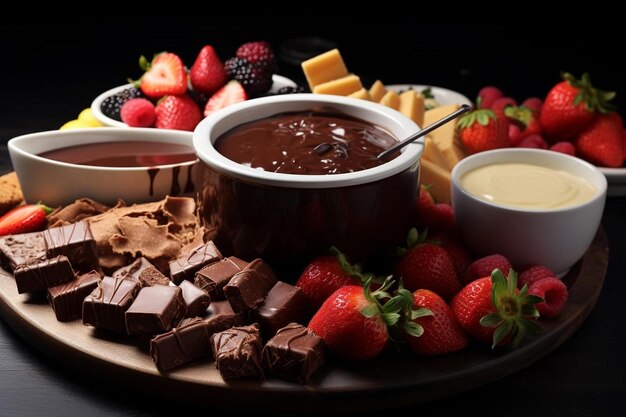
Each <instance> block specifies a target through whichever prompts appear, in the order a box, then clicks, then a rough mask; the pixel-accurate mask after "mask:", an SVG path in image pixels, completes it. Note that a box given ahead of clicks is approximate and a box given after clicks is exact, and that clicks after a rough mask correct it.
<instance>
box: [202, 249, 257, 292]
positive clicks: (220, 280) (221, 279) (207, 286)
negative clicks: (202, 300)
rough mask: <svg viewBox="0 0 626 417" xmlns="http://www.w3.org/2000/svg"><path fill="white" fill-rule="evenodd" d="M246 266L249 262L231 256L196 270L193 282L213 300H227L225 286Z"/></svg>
mask: <svg viewBox="0 0 626 417" xmlns="http://www.w3.org/2000/svg"><path fill="white" fill-rule="evenodd" d="M246 266H248V262H246V261H242V260H241V259H239V258H237V257H234V256H230V257H228V258H226V259H222V260H221V261H219V262H215V263H214V264H211V265H209V266H206V267H204V268H202V269H201V270H199V271H198V272H196V277H195V279H194V282H193V283H194V284H196V286H197V287H200V288H202V289H203V290H205V291H206V292H207V293H209V296H210V297H211V301H217V300H225V296H224V286H225V285H226V284H228V282H229V281H230V280H231V278H232V277H233V276H235V274H236V273H237V272H239V271H241V270H243V269H244V268H245V267H246Z"/></svg>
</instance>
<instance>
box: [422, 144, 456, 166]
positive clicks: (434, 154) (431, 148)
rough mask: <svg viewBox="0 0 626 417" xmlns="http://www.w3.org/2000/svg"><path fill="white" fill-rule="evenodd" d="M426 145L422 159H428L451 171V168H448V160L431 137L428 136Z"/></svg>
mask: <svg viewBox="0 0 626 417" xmlns="http://www.w3.org/2000/svg"><path fill="white" fill-rule="evenodd" d="M424 145H425V146H424V153H423V154H422V158H423V159H427V160H428V161H430V162H432V163H433V164H435V165H437V166H439V167H441V168H443V169H445V170H446V171H449V170H450V168H449V167H448V160H447V159H446V157H445V155H444V154H443V152H441V150H440V149H439V146H437V144H436V143H435V141H434V140H433V139H432V138H431V137H429V136H426V137H425V138H424Z"/></svg>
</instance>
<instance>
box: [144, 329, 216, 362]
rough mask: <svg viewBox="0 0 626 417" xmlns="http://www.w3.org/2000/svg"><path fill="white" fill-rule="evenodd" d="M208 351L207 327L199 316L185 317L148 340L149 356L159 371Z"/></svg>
mask: <svg viewBox="0 0 626 417" xmlns="http://www.w3.org/2000/svg"><path fill="white" fill-rule="evenodd" d="M210 353H211V344H210V340H209V334H208V333H207V327H206V324H205V322H204V320H202V319H201V318H199V317H195V318H192V319H185V320H183V321H182V322H181V323H180V325H179V326H178V327H176V328H174V329H172V330H170V331H169V332H167V333H163V334H160V335H158V336H156V337H155V338H154V339H152V340H151V341H150V356H151V357H152V360H153V361H154V363H155V364H156V366H157V368H158V369H159V370H160V371H161V372H167V371H169V370H171V369H174V368H176V367H179V366H181V365H184V364H186V363H189V362H191V361H194V360H196V359H199V358H202V357H204V356H208V355H209V354H210Z"/></svg>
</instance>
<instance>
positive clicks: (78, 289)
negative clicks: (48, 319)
mask: <svg viewBox="0 0 626 417" xmlns="http://www.w3.org/2000/svg"><path fill="white" fill-rule="evenodd" d="M100 278H101V276H100V273H98V272H96V271H91V272H88V273H86V274H83V275H79V276H78V277H77V278H76V279H75V280H73V281H69V282H66V283H64V284H61V285H57V286H56V287H52V288H48V301H49V302H50V305H51V306H52V309H53V310H54V314H55V315H56V317H57V320H58V321H72V320H78V319H80V318H81V317H82V315H83V300H84V299H85V297H87V296H88V295H89V294H91V292H92V291H93V290H94V288H96V287H97V286H98V283H99V282H100Z"/></svg>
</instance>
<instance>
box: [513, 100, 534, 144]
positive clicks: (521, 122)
mask: <svg viewBox="0 0 626 417" xmlns="http://www.w3.org/2000/svg"><path fill="white" fill-rule="evenodd" d="M504 115H505V116H506V117H507V119H508V120H509V122H510V123H511V125H517V126H518V127H519V136H518V135H517V134H516V133H517V132H515V133H514V134H513V137H511V138H510V139H511V142H512V143H519V142H520V141H521V140H522V139H524V138H526V137H528V136H532V135H541V124H540V123H539V116H538V114H537V113H536V112H534V111H532V110H531V109H529V108H528V107H524V106H519V107H513V106H511V107H507V108H506V109H504ZM509 133H511V131H510V129H509Z"/></svg>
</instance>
